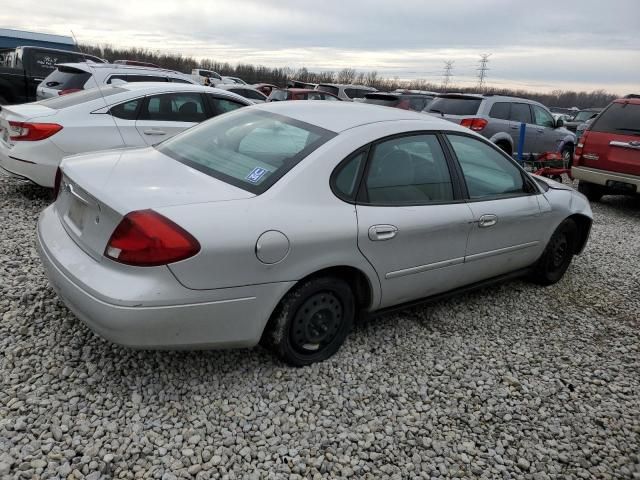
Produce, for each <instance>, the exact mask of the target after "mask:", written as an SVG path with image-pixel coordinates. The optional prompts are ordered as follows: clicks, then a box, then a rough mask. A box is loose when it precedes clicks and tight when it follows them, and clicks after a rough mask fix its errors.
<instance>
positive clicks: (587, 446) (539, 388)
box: [0, 179, 640, 480]
mask: <svg viewBox="0 0 640 480" xmlns="http://www.w3.org/2000/svg"><path fill="white" fill-rule="evenodd" d="M46 195H47V193H46V192H45V191H43V190H40V189H38V188H35V187H31V186H19V185H16V184H14V183H12V182H11V181H9V180H6V179H0V225H1V226H2V232H1V233H0V318H1V322H0V478H29V479H31V478H69V479H71V478H76V479H80V478H86V479H88V480H98V479H102V478H156V479H163V480H170V479H178V478H197V479H205V478H225V479H233V478H237V479H240V478H242V479H244V478H249V479H253V478H256V479H258V478H291V479H295V478H298V479H301V478H314V479H315V478H371V479H381V478H392V479H401V478H402V479H405V478H435V477H438V478H468V479H471V478H491V479H493V478H504V479H509V478H523V479H524V478H526V479H535V480H543V479H549V478H557V479H560V478H561V479H573V478H601V479H607V478H625V479H627V478H632V479H639V478H640V373H639V372H640V341H639V338H638V337H639V332H638V330H639V327H640V322H639V320H638V312H639V311H640V295H639V293H640V273H639V272H640V268H638V267H639V261H638V253H639V252H640V201H638V200H633V199H627V198H621V197H605V199H604V201H603V202H602V203H601V204H596V205H595V206H594V208H595V215H596V223H595V227H594V229H593V233H592V238H591V241H590V244H589V247H588V250H587V251H586V252H585V254H584V255H583V256H581V257H578V258H577V259H576V260H575V262H574V264H573V265H572V267H571V268H570V270H569V272H568V275H567V276H566V277H565V279H564V280H563V281H562V282H560V283H559V284H558V285H557V286H555V287H553V288H547V289H542V288H539V287H535V286H532V285H529V284H527V283H525V282H512V283H509V284H506V285H502V286H498V287H493V288H489V289H485V290H482V291H479V292H476V293H472V294H469V295H466V296H463V297H460V298H456V299H452V300H448V301H443V302H440V303H437V304H435V305H431V306H428V307H423V308H415V309H412V310H408V311H405V312H402V313H400V314H397V315H392V316H386V317H382V318H379V319H376V320H373V321H371V322H369V323H367V324H366V325H362V326H359V327H357V328H356V330H355V331H354V332H353V333H352V334H351V336H350V338H349V339H348V341H347V343H346V345H345V346H344V347H343V348H342V350H341V351H340V352H339V353H338V354H337V355H336V356H335V357H333V358H332V359H331V360H330V361H327V362H325V363H322V364H319V365H314V366H312V367H307V368H303V369H291V368H288V367H286V366H284V365H282V364H281V363H279V362H278V361H276V360H274V358H273V357H272V356H271V355H270V354H269V353H268V352H266V351H264V350H262V349H259V348H256V349H253V350H238V351H225V352H187V353H177V352H138V351H131V350H127V349H124V348H121V347H117V346H114V345H111V344H109V343H107V342H105V341H103V340H101V339H100V338H98V337H96V336H95V335H94V334H93V333H91V332H90V331H89V330H88V329H87V328H86V327H85V326H84V325H82V324H81V323H80V322H79V321H77V320H76V319H75V318H74V317H73V315H72V314H70V313H69V311H67V309H66V308H65V307H64V306H63V305H62V304H61V303H60V302H59V301H58V300H57V299H56V296H55V294H54V292H53V291H52V290H51V288H50V287H49V286H48V285H47V281H46V279H45V277H44V275H43V272H42V268H41V267H40V263H39V260H38V256H37V254H36V250H35V246H34V229H35V225H36V220H37V216H38V212H39V210H40V209H41V208H43V207H44V206H45V205H46V203H47V201H46Z"/></svg>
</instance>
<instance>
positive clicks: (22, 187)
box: [4, 179, 53, 205]
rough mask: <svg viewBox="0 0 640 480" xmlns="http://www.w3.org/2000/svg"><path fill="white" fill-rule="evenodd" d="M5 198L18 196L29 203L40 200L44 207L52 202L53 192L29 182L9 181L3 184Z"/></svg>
mask: <svg viewBox="0 0 640 480" xmlns="http://www.w3.org/2000/svg"><path fill="white" fill-rule="evenodd" d="M4 186H5V194H6V196H20V197H24V198H25V199H27V200H30V201H37V200H40V201H42V202H44V203H45V204H46V205H48V204H49V203H51V202H52V201H53V190H52V189H50V188H45V187H41V186H40V185H36V184H35V183H31V182H23V181H19V180H13V179H11V180H9V181H7V182H6V183H4Z"/></svg>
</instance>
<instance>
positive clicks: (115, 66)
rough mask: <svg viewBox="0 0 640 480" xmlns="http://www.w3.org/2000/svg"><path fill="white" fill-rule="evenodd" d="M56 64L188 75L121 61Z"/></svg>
mask: <svg viewBox="0 0 640 480" xmlns="http://www.w3.org/2000/svg"><path fill="white" fill-rule="evenodd" d="M57 65H61V66H63V67H74V68H78V69H80V70H82V68H96V69H111V70H119V71H122V72H127V71H136V72H163V73H173V74H179V75H182V76H184V77H188V76H189V75H188V74H186V73H182V72H177V71H175V70H169V69H168V68H156V67H143V66H140V65H124V64H121V63H90V64H88V65H87V62H73V63H72V62H68V63H58V64H57Z"/></svg>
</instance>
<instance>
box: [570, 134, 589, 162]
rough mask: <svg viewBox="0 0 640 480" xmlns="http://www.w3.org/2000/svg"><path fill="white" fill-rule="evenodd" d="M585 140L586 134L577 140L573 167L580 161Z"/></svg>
mask: <svg viewBox="0 0 640 480" xmlns="http://www.w3.org/2000/svg"><path fill="white" fill-rule="evenodd" d="M586 140H587V135H586V133H585V134H584V135H583V136H582V137H580V140H578V144H577V145H576V149H575V150H574V152H573V163H574V165H580V160H581V159H582V150H583V149H584V142H585V141H586Z"/></svg>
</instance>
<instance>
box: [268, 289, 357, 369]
mask: <svg viewBox="0 0 640 480" xmlns="http://www.w3.org/2000/svg"><path fill="white" fill-rule="evenodd" d="M355 313H356V306H355V298H354V295H353V292H352V290H351V287H350V286H349V284H347V282H345V281H344V280H342V279H340V278H336V277H320V278H315V279H311V280H309V281H306V282H304V283H303V284H301V285H300V286H298V287H297V288H295V289H294V290H292V291H291V292H289V293H288V294H287V295H286V296H285V297H284V298H283V299H282V301H281V302H280V304H279V305H278V307H277V308H276V310H275V312H274V313H273V317H272V319H271V321H270V322H269V324H270V325H269V329H270V330H269V331H267V332H265V335H266V337H265V339H264V340H265V343H266V344H267V345H268V346H270V347H271V348H272V349H273V350H274V351H275V352H276V354H277V355H278V356H279V357H280V358H281V359H282V360H284V361H285V362H287V363H288V364H290V365H293V366H296V367H302V366H304V365H309V364H311V363H315V362H321V361H322V360H326V359H327V358H329V357H331V356H332V355H333V354H334V353H336V352H337V351H338V349H339V348H340V346H341V345H342V344H343V343H344V340H345V338H346V337H347V335H348V333H349V331H350V330H351V327H352V325H353V321H354V318H355Z"/></svg>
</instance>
